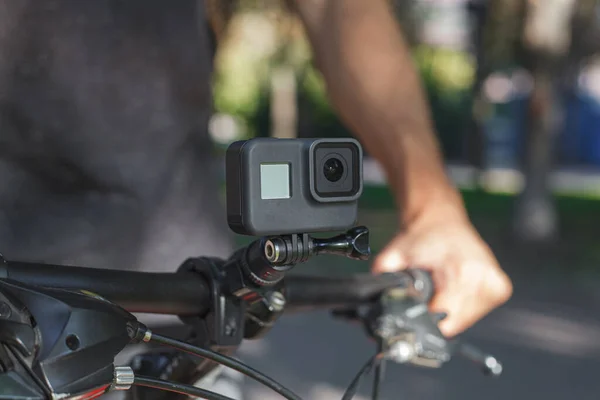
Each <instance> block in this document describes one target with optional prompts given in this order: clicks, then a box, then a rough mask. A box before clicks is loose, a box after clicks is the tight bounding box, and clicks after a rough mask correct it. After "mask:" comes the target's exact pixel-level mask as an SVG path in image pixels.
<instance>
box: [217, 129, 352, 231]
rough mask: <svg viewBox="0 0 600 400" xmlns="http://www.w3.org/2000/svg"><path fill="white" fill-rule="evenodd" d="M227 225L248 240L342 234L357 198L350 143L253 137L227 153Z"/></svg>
mask: <svg viewBox="0 0 600 400" xmlns="http://www.w3.org/2000/svg"><path fill="white" fill-rule="evenodd" d="M226 186H227V222H228V224H229V227H230V228H231V230H233V231H234V232H236V233H238V234H241V235H249V236H267V235H275V234H279V235H282V234H292V233H311V232H325V231H336V230H345V229H348V228H351V227H353V226H354V225H355V223H356V220H357V214H358V198H359V197H360V195H361V194H362V190H363V179H362V148H361V146H360V143H359V142H358V141H356V140H354V139H275V138H256V139H250V140H243V141H238V142H234V143H232V144H231V145H230V146H229V148H228V149H227V155H226Z"/></svg>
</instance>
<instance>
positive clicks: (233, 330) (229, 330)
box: [225, 320, 237, 336]
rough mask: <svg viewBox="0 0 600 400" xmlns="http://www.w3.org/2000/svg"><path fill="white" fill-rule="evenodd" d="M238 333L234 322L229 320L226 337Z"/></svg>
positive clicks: (226, 326)
mask: <svg viewBox="0 0 600 400" xmlns="http://www.w3.org/2000/svg"><path fill="white" fill-rule="evenodd" d="M236 332H237V327H236V323H235V321H234V320H229V321H228V322H227V324H226V325H225V335H226V336H234V335H235V333H236Z"/></svg>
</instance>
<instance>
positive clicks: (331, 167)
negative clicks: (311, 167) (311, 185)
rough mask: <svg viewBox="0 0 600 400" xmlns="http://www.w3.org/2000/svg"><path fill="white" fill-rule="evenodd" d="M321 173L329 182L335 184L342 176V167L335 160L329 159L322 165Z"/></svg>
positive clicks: (339, 162) (340, 163) (337, 160)
mask: <svg viewBox="0 0 600 400" xmlns="http://www.w3.org/2000/svg"><path fill="white" fill-rule="evenodd" d="M323 173H324V174H325V178H327V180H328V181H329V182H337V181H339V180H340V179H342V176H344V165H343V164H342V162H341V161H340V160H339V159H337V158H333V157H332V158H330V159H328V160H327V161H325V164H324V165H323Z"/></svg>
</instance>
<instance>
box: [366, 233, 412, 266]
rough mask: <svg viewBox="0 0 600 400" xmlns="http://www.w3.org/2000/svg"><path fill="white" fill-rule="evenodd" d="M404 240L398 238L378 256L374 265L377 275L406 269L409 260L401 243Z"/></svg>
mask: <svg viewBox="0 0 600 400" xmlns="http://www.w3.org/2000/svg"><path fill="white" fill-rule="evenodd" d="M401 240H402V239H401V238H399V237H396V238H395V239H394V240H392V242H391V243H390V244H388V245H387V246H386V247H385V249H383V251H382V252H381V253H380V254H379V255H378V256H377V258H376V259H375V261H374V262H373V265H372V270H373V272H375V273H383V272H395V271H400V270H403V269H406V267H407V266H408V260H407V258H406V256H405V253H404V251H403V249H402V245H401V243H400V241H401Z"/></svg>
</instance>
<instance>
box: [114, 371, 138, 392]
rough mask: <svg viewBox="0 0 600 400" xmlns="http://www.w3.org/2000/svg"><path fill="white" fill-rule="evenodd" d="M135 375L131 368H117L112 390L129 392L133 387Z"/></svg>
mask: <svg viewBox="0 0 600 400" xmlns="http://www.w3.org/2000/svg"><path fill="white" fill-rule="evenodd" d="M134 379H135V375H134V374H133V370H132V369H131V367H115V372H114V378H113V384H112V386H111V389H112V390H129V389H130V388H131V385H133V382H134Z"/></svg>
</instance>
